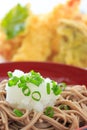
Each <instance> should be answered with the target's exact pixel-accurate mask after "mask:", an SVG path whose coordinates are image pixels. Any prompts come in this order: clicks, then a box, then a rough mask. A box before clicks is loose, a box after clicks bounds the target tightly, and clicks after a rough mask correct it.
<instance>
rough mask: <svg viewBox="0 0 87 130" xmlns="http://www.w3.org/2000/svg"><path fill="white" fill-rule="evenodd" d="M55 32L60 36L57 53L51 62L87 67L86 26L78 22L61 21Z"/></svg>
mask: <svg viewBox="0 0 87 130" xmlns="http://www.w3.org/2000/svg"><path fill="white" fill-rule="evenodd" d="M57 31H58V36H60V38H59V53H58V54H57V55H56V56H55V57H54V58H53V60H54V61H56V62H57V61H58V62H60V63H64V64H69V65H74V66H79V67H87V26H86V25H85V24H84V23H82V22H80V21H75V20H68V19H61V20H60V21H59V26H58V30H57Z"/></svg>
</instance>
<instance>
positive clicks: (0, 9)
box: [0, 0, 87, 19]
mask: <svg viewBox="0 0 87 130" xmlns="http://www.w3.org/2000/svg"><path fill="white" fill-rule="evenodd" d="M65 1H66V0H0V19H2V18H3V17H4V15H5V14H6V13H7V12H8V11H9V9H11V8H12V7H13V6H14V5H16V4H17V3H21V4H22V5H25V4H27V3H31V9H32V10H33V11H34V12H35V13H37V14H38V13H46V12H48V11H50V10H51V9H52V8H53V7H54V6H55V5H56V4H57V3H59V2H61V3H64V2H65ZM80 8H81V11H82V12H87V0H81V6H80Z"/></svg>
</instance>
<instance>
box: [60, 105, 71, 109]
mask: <svg viewBox="0 0 87 130" xmlns="http://www.w3.org/2000/svg"><path fill="white" fill-rule="evenodd" d="M59 108H60V109H61V110H70V107H69V106H68V105H63V104H62V105H60V106H59Z"/></svg>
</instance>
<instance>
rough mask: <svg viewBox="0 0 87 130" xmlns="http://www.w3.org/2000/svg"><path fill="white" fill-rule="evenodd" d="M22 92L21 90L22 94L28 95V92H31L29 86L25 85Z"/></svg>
mask: <svg viewBox="0 0 87 130" xmlns="http://www.w3.org/2000/svg"><path fill="white" fill-rule="evenodd" d="M22 92H23V94H24V95H25V96H29V95H30V93H31V91H30V89H29V87H27V86H25V87H23V88H22Z"/></svg>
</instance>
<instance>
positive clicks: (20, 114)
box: [13, 109, 23, 117]
mask: <svg viewBox="0 0 87 130" xmlns="http://www.w3.org/2000/svg"><path fill="white" fill-rule="evenodd" d="M13 113H14V114H15V115H16V116H18V117H21V116H23V112H22V111H20V110H18V109H14V110H13Z"/></svg>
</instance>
